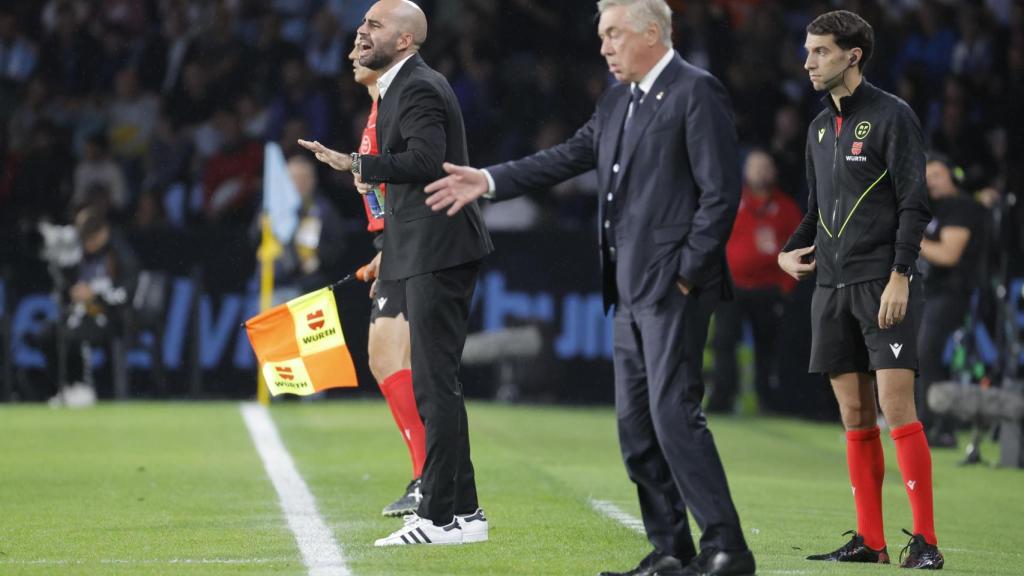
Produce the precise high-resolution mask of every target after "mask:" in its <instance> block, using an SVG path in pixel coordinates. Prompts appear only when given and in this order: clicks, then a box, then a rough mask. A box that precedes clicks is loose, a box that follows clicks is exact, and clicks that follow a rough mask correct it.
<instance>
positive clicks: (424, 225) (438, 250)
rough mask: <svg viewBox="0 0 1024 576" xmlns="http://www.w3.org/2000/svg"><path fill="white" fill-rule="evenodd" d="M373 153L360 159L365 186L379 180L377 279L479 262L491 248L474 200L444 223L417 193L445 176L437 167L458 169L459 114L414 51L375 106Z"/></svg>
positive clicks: (462, 145) (462, 138) (443, 83)
mask: <svg viewBox="0 0 1024 576" xmlns="http://www.w3.org/2000/svg"><path fill="white" fill-rule="evenodd" d="M377 142H378V147H379V149H380V154H379V155H376V156H363V157H362V159H361V160H360V164H361V166H360V171H361V174H362V178H363V180H364V181H366V182H386V183H387V185H388V187H387V200H386V212H385V214H384V250H383V256H382V257H381V268H380V278H381V279H383V280H399V279H402V278H409V277H410V276H416V275H419V274H424V273H427V272H433V271H437V270H443V269H445V268H451V267H453V266H458V265H459V264H465V263H467V262H472V261H475V260H479V259H481V258H483V257H484V256H486V255H487V254H489V253H490V252H492V251H493V250H494V246H493V244H491V237H490V235H489V234H488V233H487V229H486V228H485V227H484V223H483V218H482V217H481V216H480V207H479V206H478V205H477V204H476V203H475V202H474V203H473V204H471V205H468V206H466V207H465V208H463V209H462V210H461V211H460V212H459V213H458V214H457V215H455V216H454V217H451V218H449V217H448V216H447V215H446V214H445V212H444V211H441V212H436V213H435V212H434V211H433V210H431V209H430V207H429V206H427V205H426V204H425V200H426V194H425V193H424V192H423V188H424V187H425V186H426V185H427V184H428V183H430V182H433V181H434V180H437V179H438V178H441V177H443V176H445V172H444V170H443V169H442V168H441V164H442V163H443V162H452V163H455V164H460V165H465V164H468V163H469V155H468V153H467V151H466V129H465V126H464V125H463V123H462V112H461V110H460V109H459V103H458V101H457V100H456V98H455V93H454V92H452V89H451V86H449V85H448V81H447V80H445V78H444V77H443V76H441V75H440V74H438V73H437V72H435V71H434V70H433V69H431V68H430V67H429V66H427V64H426V63H425V62H423V59H422V58H420V56H419V54H415V55H413V56H412V57H411V58H409V60H408V61H406V63H405V64H403V65H402V68H401V69H400V70H399V71H398V74H397V75H396V76H395V79H394V80H393V81H392V83H391V85H390V86H389V87H388V90H387V94H385V96H384V98H383V99H382V100H381V102H380V104H379V105H378V109H377Z"/></svg>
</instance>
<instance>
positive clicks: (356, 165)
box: [348, 152, 362, 174]
mask: <svg viewBox="0 0 1024 576" xmlns="http://www.w3.org/2000/svg"><path fill="white" fill-rule="evenodd" d="M348 157H349V158H351V159H352V167H351V168H349V170H351V172H352V173H353V174H359V173H360V168H361V167H362V162H360V158H359V157H360V154H359V152H353V153H351V154H349V155H348Z"/></svg>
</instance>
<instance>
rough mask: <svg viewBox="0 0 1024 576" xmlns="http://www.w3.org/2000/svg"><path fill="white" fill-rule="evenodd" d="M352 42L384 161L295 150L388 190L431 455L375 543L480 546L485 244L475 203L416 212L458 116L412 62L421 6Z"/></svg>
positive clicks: (461, 149)
mask: <svg viewBox="0 0 1024 576" xmlns="http://www.w3.org/2000/svg"><path fill="white" fill-rule="evenodd" d="M357 33H358V39H357V47H358V48H359V63H360V64H361V65H363V66H366V67H367V68H370V69H373V70H376V71H377V72H378V73H379V75H380V77H379V79H378V80H377V86H378V88H379V90H380V101H379V104H378V113H377V114H378V115H377V128H376V129H377V141H378V146H379V149H380V151H381V153H380V154H377V155H369V154H351V155H344V154H339V153H338V152H335V151H333V150H330V149H328V148H325V147H324V146H322V145H321V144H319V143H317V142H306V141H300V143H301V144H302V145H303V146H305V147H306V148H307V149H309V150H311V151H313V152H314V153H315V154H316V156H317V159H319V160H321V161H324V162H327V163H328V164H330V165H331V166H333V167H335V168H336V169H339V170H351V171H352V173H353V174H354V175H355V178H356V185H357V187H358V188H359V190H360V192H363V193H366V192H367V191H369V188H370V186H371V185H373V184H375V183H386V184H387V199H386V202H387V206H386V213H385V217H384V218H385V220H384V222H385V226H384V249H383V251H382V252H383V256H382V258H381V264H380V271H379V276H378V277H379V279H380V280H382V281H401V282H403V283H404V284H405V295H406V306H407V309H408V315H409V329H410V335H411V340H412V373H413V374H414V380H413V387H414V389H415V394H416V404H417V406H418V407H419V411H420V414H421V415H422V416H423V422H424V425H425V427H426V431H427V457H426V462H425V463H424V466H423V475H422V487H421V490H422V493H423V500H422V501H421V502H420V506H419V508H418V509H417V511H416V514H415V515H414V517H412V518H410V519H409V520H408V521H407V522H406V523H405V526H403V527H402V528H401V529H399V530H397V531H396V532H394V533H393V534H391V535H390V536H388V537H386V538H381V539H379V540H377V541H376V543H375V544H376V545H377V546H391V545H404V544H458V543H463V542H480V541H484V540H487V519H486V518H485V517H484V515H483V512H482V511H481V510H480V509H479V507H478V504H477V495H476V483H475V481H474V478H473V464H472V462H471V461H470V457H469V433H468V430H467V423H466V407H465V404H464V403H463V398H462V385H461V384H460V383H459V381H458V371H459V363H460V360H461V358H462V348H463V345H464V344H465V341H466V331H467V323H468V317H469V303H470V300H471V298H472V295H473V289H474V287H475V285H476V278H477V274H478V271H479V263H480V259H481V258H483V257H484V256H485V255H487V254H488V253H490V252H491V251H492V250H493V246H492V244H491V238H490V236H489V235H488V234H487V230H486V229H485V228H484V224H483V220H482V218H481V217H480V209H479V207H478V206H477V205H476V204H475V203H472V204H471V205H470V206H469V207H468V209H466V210H465V211H463V212H461V213H460V214H459V216H458V217H456V218H446V217H444V215H443V214H437V213H435V212H434V211H432V210H431V209H430V207H429V206H426V205H424V204H423V188H424V185H425V184H427V183H428V182H430V181H432V180H435V179H437V178H439V177H441V176H443V175H444V171H443V170H442V168H441V165H442V163H443V162H452V163H461V164H465V163H466V162H467V161H468V154H467V151H466V132H465V128H464V126H463V123H462V113H461V112H460V110H459V105H458V101H457V100H456V99H455V94H454V93H453V92H452V89H451V87H450V86H449V85H448V82H447V81H446V80H445V79H444V77H443V76H441V75H440V74H438V73H437V72H435V71H434V70H432V69H431V68H430V67H429V66H427V65H426V63H424V62H423V59H422V58H420V56H419V54H418V50H419V47H420V45H422V44H423V42H424V41H425V40H426V37H427V20H426V17H425V16H424V15H423V12H422V11H421V10H420V9H419V7H417V6H416V5H415V4H413V3H412V2H409V1H407V0H381V1H380V2H377V3H376V4H374V5H373V6H372V7H371V8H370V10H369V11H368V12H367V13H366V16H365V18H364V19H363V24H362V25H361V26H360V27H359V30H358V32H357Z"/></svg>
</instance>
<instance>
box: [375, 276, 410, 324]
mask: <svg viewBox="0 0 1024 576" xmlns="http://www.w3.org/2000/svg"><path fill="white" fill-rule="evenodd" d="M372 302H373V304H372V305H371V306H370V323H371V324H372V323H373V322H374V321H375V320H377V318H397V317H398V315H399V314H402V315H403V316H405V318H406V319H408V318H409V311H408V310H406V308H405V280H379V279H378V280H377V295H376V296H375V297H374V298H373V300H372Z"/></svg>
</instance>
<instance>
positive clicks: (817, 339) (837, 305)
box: [808, 279, 922, 374]
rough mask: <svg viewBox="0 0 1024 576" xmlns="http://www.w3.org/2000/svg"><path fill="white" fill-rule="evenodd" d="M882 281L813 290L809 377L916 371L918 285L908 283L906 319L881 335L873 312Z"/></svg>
mask: <svg viewBox="0 0 1024 576" xmlns="http://www.w3.org/2000/svg"><path fill="white" fill-rule="evenodd" d="M888 282H889V280H888V279H884V280H871V281H868V282H860V283H858V284H851V285H849V286H844V287H842V288H829V287H827V286H818V287H816V288H815V289H814V296H813V298H812V299H811V365H810V368H809V369H808V370H809V371H810V372H821V373H824V374H845V373H847V372H862V373H863V372H874V371H875V370H885V369H888V368H906V369H908V370H915V371H916V370H917V333H918V329H919V327H920V324H921V303H922V296H921V286H920V281H917V282H914V281H913V280H912V281H911V282H910V297H909V299H908V302H907V315H906V317H905V318H904V319H903V322H900V323H899V324H897V325H896V326H893V327H892V328H889V329H887V330H882V329H880V328H879V327H878V309H879V307H880V306H881V301H882V291H883V290H885V286H886V284H887V283H888Z"/></svg>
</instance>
